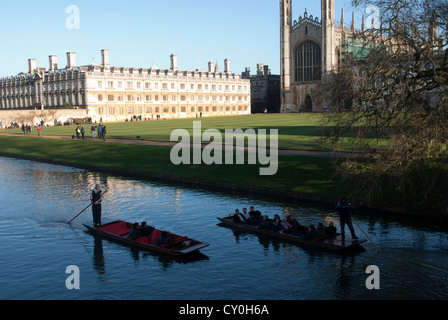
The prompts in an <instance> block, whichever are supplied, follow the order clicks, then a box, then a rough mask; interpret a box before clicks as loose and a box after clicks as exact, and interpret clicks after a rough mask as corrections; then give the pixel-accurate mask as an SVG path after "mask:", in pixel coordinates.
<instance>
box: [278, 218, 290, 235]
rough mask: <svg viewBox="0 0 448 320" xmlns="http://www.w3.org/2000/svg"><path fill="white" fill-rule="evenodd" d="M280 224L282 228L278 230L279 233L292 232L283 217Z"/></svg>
mask: <svg viewBox="0 0 448 320" xmlns="http://www.w3.org/2000/svg"><path fill="white" fill-rule="evenodd" d="M280 225H281V226H282V230H280V232H281V233H286V234H290V233H291V232H292V225H291V224H290V223H289V222H288V220H287V219H286V218H283V220H282V222H281V223H280Z"/></svg>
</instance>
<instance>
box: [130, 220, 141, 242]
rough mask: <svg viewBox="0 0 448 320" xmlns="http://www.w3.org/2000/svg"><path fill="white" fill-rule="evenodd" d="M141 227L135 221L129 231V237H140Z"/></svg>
mask: <svg viewBox="0 0 448 320" xmlns="http://www.w3.org/2000/svg"><path fill="white" fill-rule="evenodd" d="M140 230H141V227H140V225H139V224H138V223H137V222H136V223H134V225H133V226H132V229H131V232H129V239H131V240H137V239H138V238H141V237H142V235H141V232H140Z"/></svg>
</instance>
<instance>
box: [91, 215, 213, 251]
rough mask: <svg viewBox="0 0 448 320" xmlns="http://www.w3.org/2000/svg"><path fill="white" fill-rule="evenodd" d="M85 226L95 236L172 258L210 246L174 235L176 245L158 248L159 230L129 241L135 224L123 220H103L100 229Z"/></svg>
mask: <svg viewBox="0 0 448 320" xmlns="http://www.w3.org/2000/svg"><path fill="white" fill-rule="evenodd" d="M104 222H105V223H104ZM83 225H84V226H85V227H86V228H87V230H88V231H89V232H90V233H92V234H93V235H97V236H99V237H102V238H105V239H108V240H112V241H115V242H118V243H121V244H124V245H128V246H132V247H137V248H139V249H142V250H146V251H153V252H157V253H161V254H166V255H170V256H182V255H186V254H189V253H192V252H195V251H198V250H199V249H202V248H205V247H207V246H208V245H209V244H208V243H205V242H201V241H198V240H194V239H191V238H188V237H186V236H180V235H177V234H173V235H174V237H175V239H176V240H175V242H174V243H171V244H168V245H166V244H165V245H164V244H162V245H160V246H156V245H155V242H156V240H157V237H158V236H159V235H160V234H162V231H161V230H157V229H156V230H154V231H153V232H152V234H151V235H150V236H149V237H142V238H140V239H137V240H132V239H129V237H128V234H129V232H130V231H131V229H132V225H133V224H132V223H129V222H125V221H121V220H116V221H114V220H109V219H104V218H103V224H102V225H101V226H99V227H95V226H94V225H93V223H91V222H89V223H84V224H83Z"/></svg>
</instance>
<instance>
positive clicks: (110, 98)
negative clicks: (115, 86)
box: [107, 94, 115, 102]
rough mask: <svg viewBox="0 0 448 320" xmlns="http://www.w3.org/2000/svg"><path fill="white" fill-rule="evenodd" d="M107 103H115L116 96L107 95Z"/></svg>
mask: <svg viewBox="0 0 448 320" xmlns="http://www.w3.org/2000/svg"><path fill="white" fill-rule="evenodd" d="M107 101H109V102H112V101H115V99H114V95H113V94H109V95H107Z"/></svg>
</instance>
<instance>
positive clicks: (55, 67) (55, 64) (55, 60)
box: [49, 56, 58, 71]
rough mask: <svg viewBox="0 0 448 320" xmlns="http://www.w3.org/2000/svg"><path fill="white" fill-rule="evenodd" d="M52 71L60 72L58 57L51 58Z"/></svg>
mask: <svg viewBox="0 0 448 320" xmlns="http://www.w3.org/2000/svg"><path fill="white" fill-rule="evenodd" d="M49 58H50V68H49V70H50V71H55V70H58V57H57V56H50V57H49Z"/></svg>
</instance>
